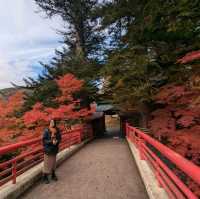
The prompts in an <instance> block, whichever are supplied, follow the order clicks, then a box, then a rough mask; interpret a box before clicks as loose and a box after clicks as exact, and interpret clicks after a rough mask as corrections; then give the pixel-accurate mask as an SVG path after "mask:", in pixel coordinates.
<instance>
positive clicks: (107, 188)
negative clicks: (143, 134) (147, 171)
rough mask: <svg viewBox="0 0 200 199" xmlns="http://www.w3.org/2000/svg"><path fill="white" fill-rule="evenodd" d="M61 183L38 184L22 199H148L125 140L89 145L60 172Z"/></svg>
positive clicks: (65, 164)
mask: <svg viewBox="0 0 200 199" xmlns="http://www.w3.org/2000/svg"><path fill="white" fill-rule="evenodd" d="M57 175H58V177H59V181H58V182H52V183H51V184H49V185H46V184H42V183H41V182H38V184H37V185H36V186H34V187H33V188H32V189H30V190H28V192H27V193H25V195H24V196H23V197H21V198H22V199H147V198H148V196H147V194H146V191H145V188H144V185H143V183H142V180H141V178H140V175H139V173H138V170H137V167H136V165H135V162H134V160H133V158H132V156H131V153H130V151H129V148H128V145H127V143H126V141H125V140H121V139H112V138H107V139H106V138H104V139H98V140H95V141H93V142H91V143H89V144H88V145H86V146H85V147H84V148H83V149H81V150H80V151H79V152H77V153H76V154H74V155H73V156H72V157H71V158H70V159H68V160H67V161H66V162H65V163H63V164H62V165H61V166H60V167H59V168H58V169H57Z"/></svg>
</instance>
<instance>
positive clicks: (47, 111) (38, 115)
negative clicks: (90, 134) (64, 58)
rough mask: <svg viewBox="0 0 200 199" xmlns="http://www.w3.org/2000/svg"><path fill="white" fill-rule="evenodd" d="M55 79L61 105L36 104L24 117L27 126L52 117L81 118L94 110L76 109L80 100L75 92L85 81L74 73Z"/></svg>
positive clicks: (61, 118)
mask: <svg viewBox="0 0 200 199" xmlns="http://www.w3.org/2000/svg"><path fill="white" fill-rule="evenodd" d="M55 81H56V83H57V84H58V87H59V89H60V91H61V95H60V96H59V97H57V98H56V99H55V101H56V102H58V104H59V107H58V108H50V107H44V106H43V105H42V104H41V103H37V104H35V106H34V107H33V109H32V110H31V111H29V112H27V113H26V114H25V115H24V117H23V119H24V122H25V124H26V125H27V126H28V125H30V124H33V123H37V122H42V121H43V122H47V121H49V120H50V119H58V120H72V119H79V118H83V117H86V116H88V115H89V114H91V113H92V112H93V111H94V110H93V109H92V110H88V109H87V108H84V109H78V110H76V107H77V106H79V104H80V100H77V99H76V100H75V99H74V98H73V94H74V93H75V92H77V91H79V90H80V89H81V87H82V86H83V83H84V82H83V81H82V80H78V79H76V78H75V76H74V75H72V74H66V75H65V76H63V77H60V78H59V79H57V80H55Z"/></svg>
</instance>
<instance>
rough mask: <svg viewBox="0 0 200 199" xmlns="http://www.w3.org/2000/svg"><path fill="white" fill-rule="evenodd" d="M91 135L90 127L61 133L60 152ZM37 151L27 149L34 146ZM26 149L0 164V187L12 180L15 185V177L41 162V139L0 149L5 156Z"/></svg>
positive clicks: (0, 153)
mask: <svg viewBox="0 0 200 199" xmlns="http://www.w3.org/2000/svg"><path fill="white" fill-rule="evenodd" d="M92 137H93V133H92V129H91V127H90V126H89V127H80V128H76V129H73V130H70V131H67V132H63V133H62V142H61V143H60V151H62V150H64V149H65V148H68V147H70V146H71V145H73V144H77V143H80V142H81V141H82V140H83V139H86V138H92ZM35 144H37V149H36V148H35V147H34V149H32V148H30V147H27V146H33V145H34V146H35ZM24 147H27V148H26V149H28V150H26V151H24V152H23V153H21V154H19V155H17V156H15V157H13V158H11V159H10V160H6V161H5V162H2V163H0V186H1V185H3V184H5V183H6V182H8V181H9V180H11V179H12V182H13V184H15V183H16V177H17V176H18V175H20V174H22V173H23V172H25V171H26V170H27V169H30V168H32V167H33V166H34V165H36V164H38V163H40V162H41V161H42V160H43V156H42V155H43V147H42V137H39V138H34V139H30V140H25V141H20V142H18V143H14V144H9V145H6V146H3V147H0V155H6V154H8V153H10V152H13V151H16V150H18V149H21V148H24Z"/></svg>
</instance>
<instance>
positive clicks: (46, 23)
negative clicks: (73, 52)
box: [0, 0, 63, 88]
mask: <svg viewBox="0 0 200 199" xmlns="http://www.w3.org/2000/svg"><path fill="white" fill-rule="evenodd" d="M37 10H38V7H37V5H36V4H35V2H34V0H0V26H1V29H0V88H6V87H10V86H11V84H10V82H14V83H17V84H22V79H23V77H27V76H31V77H37V74H38V73H40V72H41V66H40V65H39V64H38V62H39V61H44V62H45V61H48V60H49V59H50V58H51V57H52V56H53V55H54V50H55V48H58V47H59V46H61V43H60V42H59V41H61V40H62V37H61V36H60V35H58V34H57V33H56V31H55V30H56V29H62V28H63V24H62V22H61V20H60V19H59V18H54V19H51V20H50V19H47V18H45V15H44V14H43V13H36V12H35V11H37Z"/></svg>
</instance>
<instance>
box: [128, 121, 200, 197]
mask: <svg viewBox="0 0 200 199" xmlns="http://www.w3.org/2000/svg"><path fill="white" fill-rule="evenodd" d="M126 136H127V138H128V139H129V140H130V141H131V142H132V143H133V144H134V145H135V146H136V147H137V149H138V150H139V153H140V157H141V159H142V160H146V161H147V162H148V163H150V165H151V167H152V168H153V171H154V173H155V176H156V178H157V180H158V183H159V186H161V187H163V188H164V189H165V190H166V192H167V193H168V195H169V197H170V198H172V199H183V198H184V199H185V198H189V199H198V196H196V195H195V194H194V192H193V191H191V190H190V189H189V187H188V186H187V180H188V179H190V181H193V182H194V183H195V185H196V187H197V188H199V189H200V167H198V166H196V165H195V164H193V163H192V162H190V161H188V160H187V159H185V158H184V157H182V156H181V155H179V154H177V153H176V152H174V151H173V150H171V149H169V148H168V147H166V146H164V145H163V144H161V143H160V142H158V141H156V140H155V139H154V138H152V137H150V136H149V135H147V134H146V133H144V132H142V131H141V130H139V129H137V128H135V127H133V126H130V125H129V124H128V123H126ZM177 170H178V171H179V172H181V173H182V174H183V175H184V180H183V179H181V177H180V176H179V175H178V174H177V172H176V171H177ZM147 180H148V179H147ZM184 181H186V182H184Z"/></svg>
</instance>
